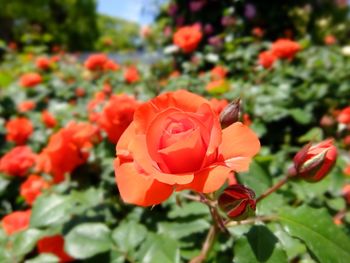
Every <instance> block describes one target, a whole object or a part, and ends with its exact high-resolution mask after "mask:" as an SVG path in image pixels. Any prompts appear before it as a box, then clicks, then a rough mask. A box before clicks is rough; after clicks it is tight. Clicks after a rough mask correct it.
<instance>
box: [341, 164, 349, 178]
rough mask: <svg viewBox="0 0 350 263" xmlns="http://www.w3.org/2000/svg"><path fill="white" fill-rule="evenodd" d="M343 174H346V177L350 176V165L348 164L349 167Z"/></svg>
mask: <svg viewBox="0 0 350 263" xmlns="http://www.w3.org/2000/svg"><path fill="white" fill-rule="evenodd" d="M343 173H344V174H345V175H346V176H350V164H348V165H347V166H346V167H345V168H344V170H343Z"/></svg>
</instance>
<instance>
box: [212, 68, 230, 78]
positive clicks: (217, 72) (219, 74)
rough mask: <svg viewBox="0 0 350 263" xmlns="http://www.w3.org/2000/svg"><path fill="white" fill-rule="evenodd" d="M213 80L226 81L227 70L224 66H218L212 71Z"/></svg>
mask: <svg viewBox="0 0 350 263" xmlns="http://www.w3.org/2000/svg"><path fill="white" fill-rule="evenodd" d="M210 74H211V77H212V79H224V78H225V77H226V74H227V70H226V69H225V68H224V67H222V66H216V67H214V68H213V69H212V70H211V71H210Z"/></svg>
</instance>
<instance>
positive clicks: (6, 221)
mask: <svg viewBox="0 0 350 263" xmlns="http://www.w3.org/2000/svg"><path fill="white" fill-rule="evenodd" d="M31 213H32V210H26V211H16V212H12V213H11V214H8V215H6V216H4V218H3V219H2V220H1V223H2V227H3V228H4V230H5V232H6V234H7V235H12V234H14V233H16V232H19V231H22V230H26V229H27V228H28V227H29V221H30V215H31Z"/></svg>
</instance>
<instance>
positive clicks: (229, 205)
mask: <svg viewBox="0 0 350 263" xmlns="http://www.w3.org/2000/svg"><path fill="white" fill-rule="evenodd" d="M218 203H219V207H220V208H221V209H222V210H223V211H225V212H226V214H227V216H228V217H229V218H230V219H232V220H235V221H240V220H244V219H246V218H248V217H250V216H253V215H254V214H255V208H256V201H255V193H254V192H253V190H251V189H249V188H247V187H245V186H243V185H240V184H236V185H231V186H229V187H227V188H226V189H225V190H224V192H223V193H222V194H221V195H220V197H219V199H218Z"/></svg>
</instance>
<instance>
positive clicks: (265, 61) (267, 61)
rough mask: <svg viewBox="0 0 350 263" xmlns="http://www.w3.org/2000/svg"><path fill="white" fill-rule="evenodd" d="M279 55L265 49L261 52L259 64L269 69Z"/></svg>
mask: <svg viewBox="0 0 350 263" xmlns="http://www.w3.org/2000/svg"><path fill="white" fill-rule="evenodd" d="M276 60H277V57H276V56H275V55H274V53H273V52H271V51H264V52H261V53H260V54H259V64H260V65H261V66H263V67H264V68H266V69H269V68H271V67H272V66H273V64H274V63H275V61H276Z"/></svg>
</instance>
